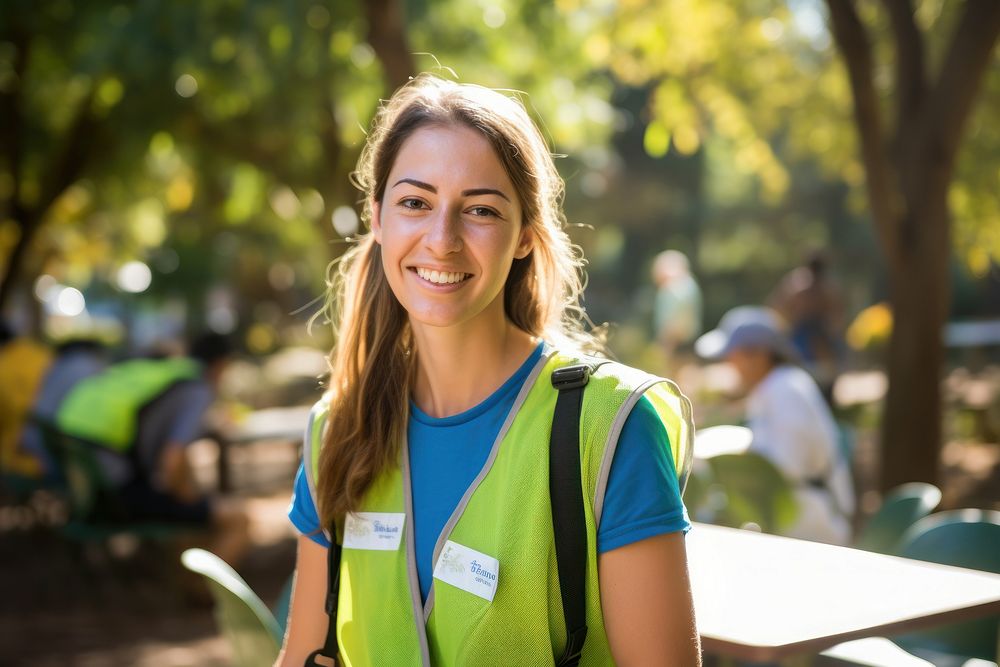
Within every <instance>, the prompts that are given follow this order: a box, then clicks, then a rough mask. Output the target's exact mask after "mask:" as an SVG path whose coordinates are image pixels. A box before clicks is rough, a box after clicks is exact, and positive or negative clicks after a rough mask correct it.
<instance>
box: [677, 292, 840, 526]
mask: <svg viewBox="0 0 1000 667" xmlns="http://www.w3.org/2000/svg"><path fill="white" fill-rule="evenodd" d="M695 350H696V351H697V353H698V354H699V355H700V356H702V357H704V358H706V359H725V360H726V361H727V362H728V363H730V364H731V365H732V366H733V367H734V368H735V369H736V372H737V374H738V375H739V377H740V380H741V382H742V386H743V388H744V389H745V390H746V391H747V392H748V396H747V407H746V411H747V426H748V427H749V429H750V430H751V432H752V433H753V440H752V442H751V444H750V451H754V452H757V453H758V454H761V455H762V456H764V457H766V458H767V459H768V460H770V461H771V462H772V463H773V464H774V465H775V466H776V467H777V468H778V469H779V470H780V471H781V472H782V473H783V474H784V475H785V477H786V478H787V479H788V481H789V482H790V483H791V484H792V486H793V488H794V490H795V496H796V499H797V500H798V505H799V515H798V518H797V520H796V522H795V524H794V525H793V526H791V527H790V528H789V529H788V530H787V531H785V534H786V535H788V536H789V537H797V538H801V539H807V540H814V541H817V542H827V543H829V544H841V545H843V544H848V543H849V542H850V539H851V519H852V516H853V514H854V507H855V498H854V488H853V482H852V478H851V471H850V467H849V463H848V461H847V460H846V459H845V457H844V456H843V455H842V454H841V451H840V447H839V444H838V442H839V434H838V430H837V425H836V423H835V421H834V419H833V415H832V414H831V412H830V408H829V406H828V405H827V403H826V401H824V400H823V396H822V395H821V394H820V391H819V388H818V387H817V386H816V382H815V381H814V380H813V379H812V377H810V375H809V374H808V373H807V372H805V371H804V370H803V369H802V368H800V367H798V366H796V365H795V361H796V360H797V356H798V355H797V354H796V352H795V350H794V349H793V348H792V346H791V344H790V343H789V341H788V339H787V337H786V336H785V334H784V332H783V330H782V329H781V320H780V319H779V317H778V315H777V314H776V313H775V312H774V311H772V310H770V309H767V308H759V307H754V306H742V307H739V308H734V309H733V310H730V311H729V312H727V313H726V314H725V315H724V316H723V318H722V320H721V321H720V322H719V327H718V328H717V329H713V330H712V331H709V332H708V333H706V334H705V335H703V336H701V337H700V338H699V339H698V341H697V342H696V343H695Z"/></svg>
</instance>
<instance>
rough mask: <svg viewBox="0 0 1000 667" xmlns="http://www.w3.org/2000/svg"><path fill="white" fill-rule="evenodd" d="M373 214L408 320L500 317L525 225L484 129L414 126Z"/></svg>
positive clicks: (442, 323)
mask: <svg viewBox="0 0 1000 667" xmlns="http://www.w3.org/2000/svg"><path fill="white" fill-rule="evenodd" d="M372 213H373V216H372V217H373V219H372V231H373V233H374V235H375V240H376V241H377V242H378V243H379V244H380V245H381V246H382V265H383V268H384V270H385V275H386V277H387V279H388V281H389V285H390V287H391V288H392V291H393V293H394V294H395V295H396V298H397V299H399V302H400V303H401V304H402V305H403V308H405V309H406V311H407V313H408V314H409V317H410V322H411V324H412V325H413V326H414V327H419V326H429V327H453V326H459V325H464V324H467V323H469V322H472V321H479V320H480V319H481V318H487V319H486V321H492V322H494V323H496V324H498V325H499V324H502V322H503V317H504V313H503V288H504V284H505V283H506V281H507V274H508V273H509V272H510V267H511V263H512V262H513V260H514V258H521V257H525V256H526V255H527V254H528V252H529V251H530V249H531V233H530V231H528V230H527V228H526V227H525V226H524V225H522V224H521V206H520V203H519V200H518V197H517V193H516V192H515V191H514V186H513V185H512V184H511V182H510V179H509V178H508V177H507V173H506V172H505V171H504V168H503V165H502V164H501V163H500V160H499V159H498V158H497V156H496V154H495V153H494V152H493V148H492V147H491V146H490V144H489V142H488V141H487V140H486V139H485V138H484V137H483V136H482V135H481V134H479V133H478V132H476V131H475V130H472V129H470V128H468V127H465V126H463V125H448V126H437V125H435V126H428V127H424V128H421V129H419V130H416V131H415V132H414V133H413V134H412V135H410V137H409V138H408V139H407V140H406V141H405V142H404V143H403V145H402V147H401V148H400V151H399V154H398V155H397V156H396V162H395V164H393V166H392V170H391V171H390V172H389V179H388V181H387V182H386V188H385V194H384V195H383V197H382V200H381V201H378V202H374V205H373V210H372Z"/></svg>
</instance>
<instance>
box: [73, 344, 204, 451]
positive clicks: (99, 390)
mask: <svg viewBox="0 0 1000 667" xmlns="http://www.w3.org/2000/svg"><path fill="white" fill-rule="evenodd" d="M200 376H201V365H200V364H199V363H198V362H196V361H194V360H192V359H135V360H133V361H123V362H121V363H117V364H113V365H111V366H109V367H108V368H107V369H106V370H104V371H102V372H101V373H98V374H97V375H93V376H91V377H89V378H86V379H84V380H81V381H80V382H79V383H78V384H77V385H76V386H75V387H73V389H72V390H71V391H70V393H69V394H68V395H67V396H66V398H65V400H63V402H62V405H60V406H59V411H58V412H57V413H56V427H57V428H58V429H59V430H60V431H62V432H63V433H66V434H69V435H72V436H76V437H78V438H82V439H84V440H88V441H90V442H93V443H95V444H99V445H103V446H105V447H108V448H110V449H113V450H115V451H117V452H126V451H128V450H129V449H131V448H132V446H133V445H134V444H135V438H136V433H137V428H138V425H137V421H138V415H139V411H140V410H141V409H142V408H143V407H144V406H146V405H147V404H148V403H149V402H150V401H152V400H153V399H155V398H156V397H157V396H159V395H160V394H161V393H163V392H164V391H166V390H167V389H168V388H169V387H170V386H172V385H174V384H176V383H178V382H182V381H184V380H195V379H197V378H199V377H200Z"/></svg>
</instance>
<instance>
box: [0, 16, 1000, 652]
mask: <svg viewBox="0 0 1000 667" xmlns="http://www.w3.org/2000/svg"><path fill="white" fill-rule="evenodd" d="M990 4H992V3H990V2H974V1H972V2H957V1H955V2H951V1H946V0H918V1H914V2H912V3H908V2H898V3H895V2H884V3H876V2H857V3H851V2H845V1H837V0H830V2H829V3H826V2H823V1H821V0H753V1H747V2H739V3H732V2H724V1H723V0H672V1H663V2H644V1H642V0H617V1H614V0H596V1H594V2H583V1H579V0H554V1H541V0H503V1H496V0H461V1H460V0H372V1H370V2H362V1H354V0H351V1H342V2H322V1H320V2H317V1H315V0H284V1H282V2H277V1H273V0H271V1H266V0H203V1H202V2H197V3H191V2H155V1H147V2H136V3H129V2H109V1H105V0H92V1H89V2H83V3H81V2H72V1H70V0H7V1H6V2H4V3H3V6H2V8H0V280H2V283H0V315H2V318H3V321H4V323H5V325H6V326H7V327H8V328H9V330H10V336H11V338H10V341H8V343H7V344H6V346H7V347H8V351H11V350H13V351H14V353H12V354H9V355H8V356H7V357H6V358H4V360H3V363H4V364H9V365H4V366H3V368H2V373H4V374H5V376H6V377H5V382H6V383H7V384H8V385H9V384H12V383H13V384H14V387H13V388H11V389H6V390H4V391H7V392H8V394H7V395H6V397H5V398H4V400H6V401H7V402H8V404H7V406H6V407H4V406H0V408H4V412H3V413H2V416H3V417H4V419H5V420H6V421H5V423H4V424H2V429H3V437H4V438H5V439H6V440H5V443H4V448H5V451H7V452H8V453H9V452H12V451H14V450H13V448H14V447H15V445H14V444H10V443H13V442H15V440H16V439H17V438H18V437H19V435H17V433H18V431H19V428H20V427H19V426H18V427H15V425H14V424H15V422H14V419H15V417H14V416H12V415H14V414H15V412H17V410H15V408H14V406H13V404H14V403H20V404H24V405H23V406H22V407H21V408H18V409H20V410H21V412H20V414H21V416H22V417H23V415H24V414H26V413H27V412H28V411H30V401H31V397H32V396H33V395H34V394H33V393H31V392H29V388H30V387H33V386H34V387H36V388H37V386H38V383H39V382H40V380H36V384H35V385H32V384H30V381H25V380H22V379H20V378H22V376H20V375H16V373H20V372H22V371H23V372H25V373H27V372H28V371H27V370H23V369H20V370H19V367H18V364H28V363H29V361H28V360H29V358H30V355H29V354H28V353H26V352H24V351H23V350H25V349H28V348H27V347H26V348H14V347H10V345H12V344H14V343H19V344H24V345H26V346H29V347H31V346H33V347H34V348H40V349H41V350H42V351H41V352H39V355H40V356H39V357H38V358H39V359H42V360H43V361H39V366H38V367H39V368H42V367H43V366H44V364H46V363H50V361H51V358H52V355H53V354H55V353H54V352H52V351H53V350H54V349H56V347H57V346H58V345H60V344H61V343H64V342H66V341H70V340H78V339H81V338H83V339H87V340H90V341H96V342H98V343H99V344H100V345H101V346H103V350H104V351H103V354H104V355H105V356H106V357H107V358H108V359H110V360H115V361H117V360H123V359H129V358H135V357H144V356H150V355H153V356H161V357H162V356H169V355H171V354H175V353H177V352H180V351H182V350H183V349H184V347H183V346H184V341H185V340H187V339H189V338H190V337H192V336H194V335H196V334H198V333H200V332H204V331H210V332H214V333H216V334H221V335H225V336H226V337H228V339H229V340H231V341H233V343H234V344H235V347H236V356H235V360H234V361H233V362H232V363H230V364H229V366H228V367H227V368H226V371H225V373H224V374H223V376H222V377H221V379H220V382H219V385H218V400H217V401H216V403H215V405H214V406H213V407H212V410H211V412H210V416H209V421H210V423H211V425H212V428H213V433H214V434H215V436H216V437H215V440H217V441H221V442H223V443H224V445H225V446H224V448H222V449H221V450H220V448H219V447H218V446H216V445H214V444H212V443H208V442H199V443H195V445H194V446H192V447H190V448H189V451H188V452H187V454H188V456H189V458H190V460H191V462H192V467H193V468H194V470H195V473H196V476H197V480H198V483H199V484H200V485H202V487H203V488H205V489H221V490H223V491H225V492H226V493H227V494H230V495H232V496H235V497H237V498H239V499H240V500H241V502H242V503H243V504H244V506H245V507H246V508H247V513H248V516H249V521H250V525H249V535H250V538H251V541H252V547H251V549H250V550H249V552H248V554H247V557H246V559H245V561H244V564H243V565H241V567H240V568H239V571H240V573H241V574H242V575H243V576H244V578H245V579H246V580H247V581H248V582H249V583H250V584H251V586H252V587H253V588H254V590H255V591H256V592H257V593H258V594H259V595H260V597H261V598H262V599H263V600H264V601H265V602H266V603H268V604H271V603H274V602H276V601H277V600H278V599H279V597H280V593H281V589H282V586H283V585H284V583H285V581H286V579H287V577H288V575H289V573H290V572H291V569H292V567H293V562H294V539H295V536H294V533H293V530H292V528H291V525H290V524H289V523H288V521H287V519H286V518H285V511H286V508H287V503H288V500H289V497H290V495H291V490H292V479H293V475H294V473H295V469H296V467H297V465H298V459H297V457H298V444H297V438H298V436H297V434H298V433H301V431H302V429H303V427H304V424H305V417H304V413H303V412H302V410H303V406H304V407H305V408H306V409H307V408H308V406H309V405H310V404H311V403H313V402H314V401H315V400H317V399H318V397H319V395H320V393H321V386H322V377H323V374H324V372H325V368H326V362H325V355H326V353H327V352H328V351H329V349H330V347H331V345H332V342H333V336H332V332H331V330H330V327H329V325H328V324H327V323H326V321H325V319H324V318H323V316H322V315H319V316H317V314H318V313H319V312H320V309H321V307H322V305H323V298H324V287H325V282H326V279H327V275H328V267H329V265H330V263H331V261H333V260H334V259H336V258H337V257H338V256H339V255H340V254H341V253H342V252H343V251H344V250H345V249H346V248H348V247H349V245H350V243H351V241H350V239H351V237H352V235H355V234H357V233H359V232H360V231H364V230H359V224H360V223H359V216H358V214H359V211H360V210H361V209H360V206H359V202H358V192H357V190H355V189H354V187H353V186H352V184H351V181H350V173H351V171H352V170H353V168H354V165H355V162H356V160H357V157H358V154H359V151H360V149H361V147H362V145H363V142H364V140H365V132H366V128H367V127H368V124H369V122H370V120H371V118H372V115H373V113H374V111H375V109H376V107H377V104H378V102H379V99H380V98H386V97H388V95H389V94H391V92H392V91H393V90H394V89H395V88H396V87H398V86H399V85H402V84H403V83H405V82H406V81H407V80H408V78H409V77H411V76H413V75H415V74H417V73H419V72H422V71H433V72H436V73H438V74H439V75H441V76H445V77H448V78H455V79H457V80H459V81H462V82H474V83H479V84H482V85H486V86H490V87H495V88H504V89H511V90H512V91H518V92H516V93H512V94H516V95H518V96H519V97H521V98H522V99H523V100H524V101H525V103H526V105H527V106H528V108H529V110H530V111H531V113H532V114H533V115H534V117H535V118H536V120H537V121H538V122H539V123H540V124H541V126H542V127H543V130H544V132H545V133H546V135H547V138H548V139H549V141H550V145H551V147H552V149H553V151H554V152H555V153H557V154H559V156H560V157H559V159H558V160H557V165H558V167H559V169H560V171H561V173H562V176H563V177H564V179H565V181H566V196H565V208H566V215H567V219H568V222H569V226H570V235H571V237H572V239H573V240H574V242H576V243H577V244H579V245H580V246H581V248H582V249H583V252H584V254H585V256H586V257H587V259H588V262H589V263H588V267H587V274H588V287H587V290H586V294H585V306H586V308H587V312H588V314H589V317H590V318H591V319H592V320H593V321H594V322H595V323H598V324H600V323H605V322H607V323H609V327H608V333H609V347H610V350H611V351H612V353H613V354H614V355H615V356H617V357H618V358H619V359H620V360H622V361H624V362H626V363H629V364H632V365H636V366H639V367H641V368H644V369H646V370H649V371H652V372H656V373H669V374H671V375H672V376H673V377H674V378H675V379H676V380H677V381H678V383H679V384H680V386H681V389H682V390H683V391H684V392H685V393H686V394H687V395H688V396H690V397H691V399H692V401H693V403H694V406H695V419H696V423H697V424H698V426H699V428H701V427H705V426H711V425H715V424H733V423H737V422H738V421H739V420H740V415H741V414H742V404H741V397H740V391H739V388H738V381H737V379H736V377H735V375H734V373H733V371H732V369H731V368H729V367H728V366H727V365H726V364H723V363H706V362H704V361H699V360H697V359H696V357H695V355H694V354H693V352H692V351H691V349H690V342H691V340H690V339H688V340H685V341H681V342H680V344H678V345H677V346H673V345H665V344H664V341H663V340H662V336H659V335H658V332H657V328H656V326H655V322H656V320H657V316H658V315H657V312H656V311H657V305H656V304H657V290H658V286H657V275H658V274H657V272H656V271H655V260H656V258H657V256H658V255H659V254H660V253H661V252H662V251H664V250H668V249H672V250H677V251H680V252H681V253H683V254H684V255H685V256H686V258H687V259H688V261H689V266H690V273H691V275H692V276H693V277H694V279H695V280H696V281H697V283H698V285H699V287H700V293H701V302H700V312H699V313H698V315H697V318H696V319H697V321H696V324H695V328H696V329H697V332H698V333H703V332H706V331H708V330H710V329H712V328H713V327H715V326H716V325H717V323H718V322H719V319H720V318H721V317H722V315H723V314H724V313H726V312H727V311H728V310H729V309H731V308H733V307H735V306H739V305H746V304H754V305H757V304H765V303H772V304H773V303H775V302H776V299H780V296H776V295H779V294H780V292H781V287H780V286H781V285H783V284H787V281H788V280H792V281H793V282H794V278H793V276H794V275H799V274H795V273H794V270H795V269H796V268H797V267H799V271H800V272H801V271H802V269H801V267H803V266H804V265H805V263H806V262H807V260H808V258H810V257H815V256H817V253H821V254H822V257H823V259H824V261H825V266H826V280H827V281H828V282H829V284H830V285H831V286H833V287H831V289H832V290H835V291H836V294H837V295H838V296H837V304H838V305H837V306H836V307H835V308H834V307H831V311H835V313H834V314H833V315H831V317H830V321H831V325H830V326H831V327H832V329H831V331H832V335H833V336H834V338H835V339H836V343H837V346H838V347H837V349H838V353H837V354H836V355H835V356H836V363H835V366H836V368H835V369H834V372H833V373H832V375H830V376H829V378H828V380H829V384H830V399H831V402H832V406H833V412H834V415H835V417H836V418H837V421H838V425H839V426H840V429H841V432H842V434H843V437H844V439H845V441H846V442H847V443H848V444H847V445H846V446H845V452H848V456H849V457H850V462H851V466H852V472H853V476H854V482H855V493H856V497H857V500H858V512H857V516H856V517H855V519H854V527H855V529H856V530H857V531H858V532H859V533H860V531H862V530H863V527H864V525H865V522H866V519H867V517H869V516H870V515H871V514H872V513H874V512H875V511H877V509H878V508H879V506H880V503H881V499H882V497H883V495H884V493H885V492H886V491H888V490H890V489H893V488H895V487H897V486H898V485H899V484H902V483H905V482H914V481H919V482H926V483H930V484H934V485H936V486H937V487H938V488H940V489H941V490H942V492H943V498H942V502H941V506H940V507H941V509H953V508H961V507H976V508H980V509H993V510H1000V263H998V262H1000V197H998V193H1000V124H998V123H997V109H998V108H1000V67H998V65H1000V55H998V53H997V51H996V49H995V48H994V43H995V41H996V30H995V29H994V26H995V24H996V20H995V18H989V20H987V18H988V17H989V15H990V12H991V11H992V10H991V9H990V8H989V5H990ZM910 5H912V7H911V6H910ZM994 13H995V12H994ZM314 318H316V319H315V320H314ZM311 320H314V321H312V322H311ZM310 323H311V326H310ZM46 350H48V352H45V351H46ZM11 369H13V370H11ZM39 372H41V371H39ZM15 378H18V379H15ZM29 394H30V395H29ZM7 408H10V409H9V410H8V409H7ZM18 455H20V454H18ZM11 456H14V455H13V454H10V455H9V456H7V458H5V459H4V460H5V470H4V479H5V485H4V493H3V498H2V505H0V582H2V585H0V596H2V598H3V599H4V604H3V605H2V611H0V662H3V663H4V664H33V665H49V664H52V665H55V664H80V665H105V664H107V665H117V664H122V665H126V664H140V665H146V664H149V665H152V664H157V665H216V664H227V660H228V659H229V655H230V654H229V653H228V651H229V648H228V646H227V645H226V643H225V642H224V641H223V640H222V639H220V638H219V635H218V631H217V628H216V626H215V623H214V620H213V618H212V616H211V610H210V608H209V607H208V606H206V605H204V604H198V601H197V600H194V601H193V600H191V599H190V598H191V596H190V595H185V594H182V591H183V589H184V588H185V587H184V586H181V587H176V586H174V585H173V582H174V581H175V579H176V577H177V576H178V575H177V573H176V572H174V571H173V569H179V566H176V554H173V555H171V556H170V557H169V558H168V557H164V556H163V551H164V550H163V549H161V548H160V547H159V546H158V544H159V543H158V541H157V540H156V539H155V537H156V536H155V535H154V536H152V538H153V539H146V538H147V537H150V536H148V535H141V534H140V535H138V536H136V535H129V534H128V532H127V531H126V532H125V533H121V532H114V537H113V538H112V539H105V538H106V537H108V536H109V535H110V534H105V533H87V532H86V531H83V532H80V531H68V530H67V529H66V528H67V526H71V525H75V524H77V523H80V521H78V519H83V521H82V523H83V524H86V523H87V519H88V517H86V516H81V515H79V514H78V511H79V508H75V507H74V506H73V502H74V501H73V498H72V497H69V498H67V496H72V494H71V493H69V494H67V493H65V492H63V491H60V489H59V488H58V485H55V486H54V487H50V488H45V485H44V484H41V483H39V484H37V485H33V484H32V483H31V479H30V478H31V476H32V475H31V474H28V473H23V471H22V474H15V473H17V472H18V471H17V470H14V469H13V468H16V466H12V465H11V461H12V459H11V458H10V457H11ZM25 477H27V478H28V481H25V480H24V479H23V478H25ZM697 477H698V475H697V471H696V475H695V478H697ZM15 478H22V479H20V480H18V479H15ZM712 483H713V482H712V481H711V480H709V481H706V482H704V483H703V484H702V486H701V487H698V488H699V489H700V491H699V492H700V493H701V494H702V495H701V496H698V497H692V498H691V499H689V508H690V509H691V510H692V513H693V514H695V515H696V516H697V517H699V518H706V519H713V518H714V519H717V520H718V521H719V522H722V523H730V524H732V525H742V524H745V523H748V522H749V523H756V524H758V525H759V526H761V527H762V528H764V529H765V530H768V529H771V528H773V529H775V530H777V529H778V528H779V527H780V526H778V525H777V524H778V523H780V521H779V520H778V519H776V518H774V517H775V512H778V510H775V509H774V507H773V504H774V503H776V502H779V501H776V500H774V499H773V498H771V497H770V496H769V497H767V498H763V499H751V500H752V501H753V502H751V503H750V508H749V509H747V510H746V511H745V512H744V511H743V510H740V511H739V512H735V510H734V511H733V512H730V515H727V514H726V512H725V511H724V509H720V506H719V504H718V502H716V500H713V497H715V496H713V492H712V490H711V489H710V488H709V487H711V485H712ZM39 487H41V488H39ZM692 488H695V487H692ZM706 489H707V490H706ZM779 500H780V499H779ZM782 502H783V501H782ZM698 503H702V504H703V505H704V507H702V506H701V505H698V506H697V507H694V506H692V505H693V504H698ZM713 503H714V504H713ZM754 503H758V504H763V505H765V506H766V507H764V508H763V509H761V507H759V506H757V505H754ZM769 503H770V504H769ZM735 505H736V503H735V502H732V501H731V502H730V503H729V506H730V509H732V508H733V507H734V506H735ZM734 512H735V513H734ZM778 514H780V512H778ZM769 522H777V523H775V524H774V525H771V524H770V523H769ZM77 527H78V528H79V526H77ZM168 561H169V562H168Z"/></svg>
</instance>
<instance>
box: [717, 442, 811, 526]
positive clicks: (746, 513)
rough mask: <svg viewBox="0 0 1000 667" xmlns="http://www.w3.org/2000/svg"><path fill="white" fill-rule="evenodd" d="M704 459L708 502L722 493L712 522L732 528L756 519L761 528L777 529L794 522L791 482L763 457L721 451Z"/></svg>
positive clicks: (793, 497) (754, 454) (796, 509)
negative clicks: (708, 483) (708, 478)
mask: <svg viewBox="0 0 1000 667" xmlns="http://www.w3.org/2000/svg"><path fill="white" fill-rule="evenodd" d="M707 462H708V467H709V468H710V469H711V485H712V486H711V487H710V489H709V491H708V496H709V501H708V502H709V503H710V504H715V503H714V501H713V500H712V496H713V495H716V494H717V493H722V494H723V495H724V499H723V500H722V502H720V503H719V505H721V506H720V507H718V509H716V510H715V519H714V520H713V523H718V524H720V525H725V526H733V527H736V528H739V527H741V526H743V525H744V524H747V523H756V524H758V525H759V526H760V528H761V530H763V531H764V532H768V533H778V532H781V531H782V530H783V529H785V528H788V527H789V526H791V525H792V524H793V523H794V522H795V519H796V518H797V516H798V511H799V508H798V502H797V501H796V499H795V494H794V492H793V490H792V486H791V484H790V483H789V481H788V480H787V479H786V478H785V476H784V475H783V474H781V471H780V470H778V468H777V467H775V465H774V464H773V463H771V462H770V461H769V460H768V459H767V458H765V457H763V456H761V455H760V454H757V453H756V452H744V453H742V454H721V455H719V456H714V457H712V458H710V459H708V461H707ZM713 487H714V488H713ZM713 509H714V508H713Z"/></svg>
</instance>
